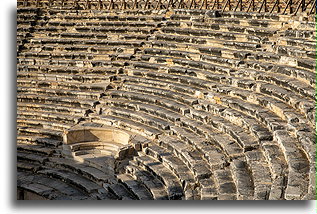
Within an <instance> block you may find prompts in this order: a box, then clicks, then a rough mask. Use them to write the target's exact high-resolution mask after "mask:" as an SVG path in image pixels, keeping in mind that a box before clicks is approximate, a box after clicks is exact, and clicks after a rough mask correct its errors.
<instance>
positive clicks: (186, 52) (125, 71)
mask: <svg viewBox="0 0 317 214" xmlns="http://www.w3.org/2000/svg"><path fill="white" fill-rule="evenodd" d="M43 4H44V3H43ZM219 15H220V17H213V16H210V14H209V13H208V11H206V10H185V9H174V10H172V11H166V10H158V11H149V10H142V11H140V10H126V11H95V10H80V11H76V10H70V9H58V8H55V9H53V8H52V9H37V10H34V9H30V8H25V7H24V8H21V9H18V55H17V58H18V66H17V69H18V72H17V77H18V78H17V86H18V88H17V92H18V96H17V101H18V102H17V105H18V112H17V114H18V116H17V128H18V139H17V140H18V147H17V149H18V190H19V191H20V196H19V197H20V199H28V198H32V197H33V198H34V197H40V198H41V199H44V198H45V199H71V200H74V199H111V200H136V199H139V200H180V199H185V200H215V199H217V200H285V199H286V200H293V199H295V200H297V199H313V198H314V197H315V186H314V185H315V184H314V182H315V83H316V81H315V69H316V64H315V55H316V54H315V48H316V46H315V36H316V35H315V26H314V24H313V22H309V21H308V22H307V21H302V20H299V19H298V17H297V18H296V17H290V16H288V15H277V14H266V13H263V14H259V13H245V12H221V13H219ZM77 126H79V127H81V129H82V130H88V127H89V128H91V129H92V127H94V128H96V127H98V128H107V129H108V128H110V129H113V130H121V131H124V132H125V133H129V135H130V138H129V141H128V142H127V144H125V143H123V142H122V140H121V141H115V142H113V141H111V140H110V141H109V139H105V140H100V139H97V140H83V141H78V142H72V143H67V141H65V133H66V135H67V133H70V132H71V130H73V128H74V127H77ZM63 136H64V141H63ZM110 142H111V143H110ZM54 186H56V187H57V188H55V187H54Z"/></svg>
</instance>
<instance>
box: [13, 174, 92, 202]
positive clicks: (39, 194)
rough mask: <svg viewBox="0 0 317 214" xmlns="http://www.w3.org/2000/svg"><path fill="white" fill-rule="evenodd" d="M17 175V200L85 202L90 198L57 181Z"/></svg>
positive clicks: (41, 176)
mask: <svg viewBox="0 0 317 214" xmlns="http://www.w3.org/2000/svg"><path fill="white" fill-rule="evenodd" d="M17 175H18V176H17V177H18V180H17V188H18V194H19V196H18V199H19V200H23V199H42V200H43V199H50V200H54V199H55V200H85V199H89V198H91V197H89V196H88V195H86V194H84V193H82V192H81V191H80V190H78V189H76V188H74V187H72V186H71V185H67V184H65V183H64V182H62V181H59V180H57V179H53V178H50V177H46V176H43V175H34V174H33V173H28V172H20V171H18V173H17ZM19 191H20V192H19ZM30 193H31V194H30ZM34 194H35V195H34Z"/></svg>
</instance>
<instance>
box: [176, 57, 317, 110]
mask: <svg viewBox="0 0 317 214" xmlns="http://www.w3.org/2000/svg"><path fill="white" fill-rule="evenodd" d="M175 61H176V59H175V60H174V59H173V62H175ZM184 62H185V63H186V64H187V65H190V64H191V63H192V61H189V60H181V61H180V63H181V64H180V65H183V64H185V63H184ZM187 62H188V63H187ZM174 64H178V62H177V61H176V63H174ZM193 65H195V64H193ZM203 65H208V67H209V69H210V66H215V67H214V68H213V70H215V71H216V72H217V70H218V69H217V65H213V64H209V63H204V64H203ZM218 68H221V69H223V67H222V66H218ZM225 69H226V68H225ZM232 71H234V70H231V72H230V75H232V74H233V73H234V72H232ZM198 72H199V71H198ZM209 73H210V72H205V73H204V74H203V75H205V76H207V79H209V78H208V76H209ZM196 76H197V74H196ZM258 85H259V86H260V85H262V84H258ZM266 85H267V86H269V85H270V84H266ZM259 86H257V87H259ZM272 87H275V86H272ZM255 88H256V87H255ZM255 88H254V89H255ZM307 89H308V90H309V91H306V94H307V92H308V93H309V97H311V98H313V90H311V89H312V88H311V89H310V88H309V87H307ZM274 90H279V91H283V90H284V91H283V92H281V94H283V96H287V95H288V94H289V96H290V97H292V98H287V99H285V98H282V97H281V96H279V95H276V94H274V93H270V95H271V96H275V97H277V98H279V99H282V101H284V102H288V103H289V104H290V105H292V106H294V105H293V104H292V103H291V102H290V100H291V99H295V100H296V99H297V98H296V97H298V98H300V96H299V95H295V96H294V95H292V94H293V92H292V91H290V90H288V89H279V88H277V87H275V89H274ZM299 90H303V89H299ZM285 91H287V93H286V92H285ZM286 94H287V95H286ZM301 99H303V98H301ZM304 100H305V98H304ZM304 102H305V101H304ZM294 107H295V106H294ZM295 108H297V107H295Z"/></svg>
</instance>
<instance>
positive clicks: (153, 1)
mask: <svg viewBox="0 0 317 214" xmlns="http://www.w3.org/2000/svg"><path fill="white" fill-rule="evenodd" d="M18 7H55V8H65V9H66V8H74V9H98V10H103V9H104V10H128V9H154V10H158V9H207V10H219V11H244V12H267V13H279V14H293V15H296V14H298V13H301V12H307V14H316V0H18Z"/></svg>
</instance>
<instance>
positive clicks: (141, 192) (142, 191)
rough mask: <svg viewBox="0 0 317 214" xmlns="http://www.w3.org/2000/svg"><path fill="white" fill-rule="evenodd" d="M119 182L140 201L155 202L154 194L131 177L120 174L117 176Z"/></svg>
mask: <svg viewBox="0 0 317 214" xmlns="http://www.w3.org/2000/svg"><path fill="white" fill-rule="evenodd" d="M117 178H118V179H119V181H120V182H121V183H122V184H123V185H124V186H125V187H126V188H127V189H129V191H131V192H132V193H133V194H134V196H135V197H136V198H137V199H139V200H153V196H152V194H151V193H150V192H149V191H148V190H147V189H146V187H145V186H143V184H141V183H140V182H139V181H137V180H135V179H134V178H133V177H132V176H131V175H128V174H120V175H117Z"/></svg>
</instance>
